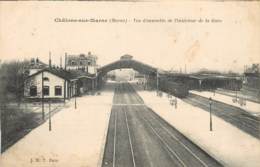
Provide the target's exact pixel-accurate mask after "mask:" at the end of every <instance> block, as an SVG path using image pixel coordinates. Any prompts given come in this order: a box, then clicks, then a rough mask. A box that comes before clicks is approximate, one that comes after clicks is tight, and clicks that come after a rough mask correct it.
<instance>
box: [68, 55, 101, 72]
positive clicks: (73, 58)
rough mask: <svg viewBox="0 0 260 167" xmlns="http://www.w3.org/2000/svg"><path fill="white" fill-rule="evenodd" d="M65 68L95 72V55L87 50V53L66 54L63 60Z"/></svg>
mask: <svg viewBox="0 0 260 167" xmlns="http://www.w3.org/2000/svg"><path fill="white" fill-rule="evenodd" d="M65 67H66V70H80V71H84V72H87V73H90V74H95V73H96V72H97V56H95V55H93V54H91V52H88V54H87V55H85V54H79V55H68V56H67V58H66V61H65Z"/></svg>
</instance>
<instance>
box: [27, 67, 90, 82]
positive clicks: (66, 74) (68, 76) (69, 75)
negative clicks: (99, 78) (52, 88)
mask: <svg viewBox="0 0 260 167" xmlns="http://www.w3.org/2000/svg"><path fill="white" fill-rule="evenodd" d="M44 71H47V72H50V73H52V74H54V75H56V76H58V77H60V78H63V79H65V80H73V79H78V78H80V77H83V76H85V77H95V75H93V76H92V75H89V74H87V73H86V72H83V71H67V70H64V69H62V68H44V69H42V70H40V71H38V72H36V73H34V74H32V75H30V76H28V78H31V77H33V76H35V75H38V74H40V73H42V72H44Z"/></svg>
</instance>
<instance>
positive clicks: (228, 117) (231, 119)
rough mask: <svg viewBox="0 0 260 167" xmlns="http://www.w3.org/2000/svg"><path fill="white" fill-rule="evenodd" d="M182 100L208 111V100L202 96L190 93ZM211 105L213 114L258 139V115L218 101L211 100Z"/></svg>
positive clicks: (259, 124)
mask: <svg viewBox="0 0 260 167" xmlns="http://www.w3.org/2000/svg"><path fill="white" fill-rule="evenodd" d="M183 101H185V102H187V103H189V104H192V105H194V106H197V107H199V108H202V109H203V110H204V111H207V112H209V100H208V99H207V98H205V97H203V96H200V95H195V94H192V93H190V95H189V96H188V97H187V98H185V99H183ZM211 107H212V108H211V109H212V113H213V114H214V115H216V116H218V117H219V118H221V119H223V120H225V121H226V122H228V123H231V124H232V125H234V126H236V127H237V128H239V129H241V130H243V131H244V132H246V133H248V134H250V135H251V136H253V137H256V138H258V139H259V138H260V119H259V118H258V117H255V116H253V115H250V114H248V113H246V112H245V111H243V110H242V109H240V108H238V107H234V106H231V105H228V104H225V103H222V102H219V101H214V100H213V103H212V106H211Z"/></svg>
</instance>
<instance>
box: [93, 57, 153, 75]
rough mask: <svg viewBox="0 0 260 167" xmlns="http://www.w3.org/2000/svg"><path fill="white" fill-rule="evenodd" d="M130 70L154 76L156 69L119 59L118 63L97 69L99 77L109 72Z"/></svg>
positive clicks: (134, 61)
mask: <svg viewBox="0 0 260 167" xmlns="http://www.w3.org/2000/svg"><path fill="white" fill-rule="evenodd" d="M124 68H132V69H134V70H136V71H138V72H140V73H142V74H146V75H156V72H157V68H154V67H152V66H150V65H147V64H144V63H142V62H139V61H136V60H133V59H120V60H118V61H115V62H112V63H110V64H107V65H105V66H102V67H100V68H99V69H98V73H99V75H105V74H106V73H108V72H109V71H112V70H116V69H124Z"/></svg>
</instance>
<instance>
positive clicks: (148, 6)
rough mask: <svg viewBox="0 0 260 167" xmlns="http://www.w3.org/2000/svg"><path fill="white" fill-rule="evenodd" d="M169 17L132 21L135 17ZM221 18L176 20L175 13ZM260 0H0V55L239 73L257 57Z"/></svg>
mask: <svg viewBox="0 0 260 167" xmlns="http://www.w3.org/2000/svg"><path fill="white" fill-rule="evenodd" d="M55 18H77V19H79V18H88V19H90V18H96V19H111V18H115V19H128V22H127V23H86V22H85V23H79V22H77V23H75V22H74V23H72V22H65V23H64V22H63V23H61V22H55V21H54V19H55ZM134 18H135V19H140V20H143V19H166V20H167V19H172V20H173V22H171V23H134V22H133V19H134ZM176 18H178V19H196V20H198V19H200V18H201V19H203V20H205V19H206V18H207V19H209V20H211V19H212V18H214V19H219V20H222V22H221V23H176V22H174V19H176ZM259 30H260V3H259V2H225V3H224V2H197V3H196V2H185V3H184V2H183V3H181V2H175V3H171V2H167V3H155V2H142V3H131V2H127V3H122V2H121V3H120V2H116V3H106V2H98V3H93V2H91V3H88V2H73V3H71V2H70V3H68V2H15V3H14V2H0V58H1V59H2V60H3V61H10V60H23V59H30V58H33V57H39V58H40V60H42V61H44V62H46V63H47V62H48V58H49V52H51V55H52V56H51V57H52V62H53V63H56V64H57V65H59V64H60V62H59V61H60V57H61V56H62V57H63V60H64V55H65V52H67V53H68V54H80V53H86V54H87V53H88V52H89V51H91V52H92V53H93V54H95V55H97V56H98V64H99V65H101V66H102V65H105V64H108V63H111V62H113V61H115V60H118V59H119V58H120V56H122V55H124V54H130V55H132V56H133V57H134V59H136V60H139V61H142V62H144V63H147V64H150V65H152V66H155V67H158V68H161V69H164V70H169V69H174V70H179V69H180V68H182V69H184V67H185V64H186V68H187V71H188V72H192V71H196V70H199V69H201V68H208V69H211V70H220V71H229V70H233V71H237V72H242V71H243V68H244V65H250V64H252V63H260V32H259Z"/></svg>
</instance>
